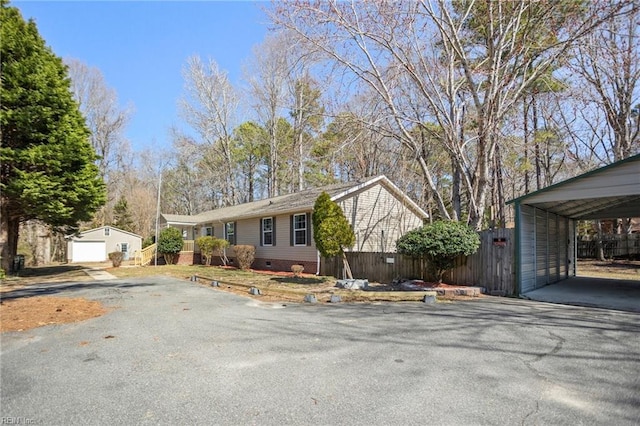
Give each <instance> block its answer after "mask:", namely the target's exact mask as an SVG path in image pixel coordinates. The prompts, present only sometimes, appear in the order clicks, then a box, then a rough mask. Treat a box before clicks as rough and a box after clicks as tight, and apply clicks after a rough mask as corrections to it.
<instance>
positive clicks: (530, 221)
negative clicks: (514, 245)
mask: <svg viewBox="0 0 640 426" xmlns="http://www.w3.org/2000/svg"><path fill="white" fill-rule="evenodd" d="M518 208H519V209H520V219H521V222H520V227H519V228H518V230H519V232H520V235H519V243H520V248H519V249H520V282H521V286H522V290H521V292H523V293H525V292H527V291H531V290H534V289H535V288H536V240H535V232H536V231H535V209H534V208H533V207H530V206H526V205H524V206H518Z"/></svg>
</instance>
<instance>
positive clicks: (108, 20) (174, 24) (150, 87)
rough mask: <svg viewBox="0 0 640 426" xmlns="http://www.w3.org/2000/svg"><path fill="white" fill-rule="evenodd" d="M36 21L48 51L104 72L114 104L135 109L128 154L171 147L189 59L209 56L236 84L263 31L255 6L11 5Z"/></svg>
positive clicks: (234, 3) (263, 19)
mask: <svg viewBox="0 0 640 426" xmlns="http://www.w3.org/2000/svg"><path fill="white" fill-rule="evenodd" d="M12 5H13V6H16V7H17V8H18V9H20V11H21V12H22V16H23V17H24V18H25V19H29V18H33V19H34V20H35V21H36V24H37V26H38V30H39V31H40V34H41V35H42V37H43V38H44V39H45V41H46V43H47V44H48V45H49V46H50V47H51V48H52V49H53V52H54V53H55V54H56V55H58V56H61V57H62V58H75V59H78V60H80V61H82V62H84V63H86V64H87V65H89V66H92V67H96V68H98V69H100V70H101V71H102V73H103V74H104V77H105V80H106V82H107V84H108V85H109V86H110V87H112V88H113V89H115V90H116V92H117V93H118V98H119V101H120V104H121V105H122V106H123V107H124V106H126V105H127V104H131V105H132V106H133V108H134V113H133V116H132V120H131V122H130V124H129V126H128V128H127V132H126V135H127V138H128V139H129V141H130V142H131V145H132V148H133V149H134V150H142V149H144V148H149V147H154V148H161V149H168V148H169V147H170V143H171V142H170V138H169V128H170V127H171V126H172V125H174V124H177V125H181V124H182V121H181V119H180V117H179V115H178V110H177V102H178V99H179V98H180V96H181V94H182V90H183V85H184V80H183V78H182V69H183V67H184V65H185V64H186V60H187V58H188V57H190V56H192V55H194V54H198V55H200V56H201V57H202V58H203V59H204V58H207V57H211V58H213V59H214V60H215V61H216V62H217V63H218V65H219V66H220V67H221V68H222V69H225V70H226V71H228V72H229V77H230V78H231V81H232V82H233V83H234V84H236V83H238V82H239V80H240V77H241V70H242V66H243V63H244V62H245V61H246V60H247V59H248V58H249V57H250V56H251V51H252V49H253V47H254V46H255V45H257V44H259V43H260V42H261V41H262V40H263V39H264V37H265V35H266V34H267V31H268V23H267V18H266V17H265V15H264V12H263V11H262V9H261V8H262V7H266V6H268V4H267V3H263V2H262V3H261V2H248V1H246V2H243V1H226V2H223V1H188V2H165V1H137V2H125V1H122V2H115V1H113V2H112V1H107V2H94V1H67V2H57V1H54V2H52V1H47V2H40V1H15V0H14V1H13V2H12Z"/></svg>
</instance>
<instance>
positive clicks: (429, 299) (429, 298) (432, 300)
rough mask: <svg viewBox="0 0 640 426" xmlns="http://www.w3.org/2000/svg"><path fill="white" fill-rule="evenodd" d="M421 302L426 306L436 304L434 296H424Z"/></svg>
mask: <svg viewBox="0 0 640 426" xmlns="http://www.w3.org/2000/svg"><path fill="white" fill-rule="evenodd" d="M422 301H423V302H424V303H428V304H431V303H436V296H434V295H429V294H427V295H425V296H424V299H423V300H422Z"/></svg>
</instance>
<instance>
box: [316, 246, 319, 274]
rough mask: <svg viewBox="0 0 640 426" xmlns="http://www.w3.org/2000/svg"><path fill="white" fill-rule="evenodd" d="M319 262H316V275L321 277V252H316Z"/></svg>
mask: <svg viewBox="0 0 640 426" xmlns="http://www.w3.org/2000/svg"><path fill="white" fill-rule="evenodd" d="M316 256H317V260H318V261H317V262H316V265H317V266H316V275H320V251H319V250H316Z"/></svg>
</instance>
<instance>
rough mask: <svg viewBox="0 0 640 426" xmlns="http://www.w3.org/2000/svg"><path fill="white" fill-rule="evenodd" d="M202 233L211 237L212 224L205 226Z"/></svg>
mask: <svg viewBox="0 0 640 426" xmlns="http://www.w3.org/2000/svg"><path fill="white" fill-rule="evenodd" d="M204 235H206V236H207V237H212V236H213V227H212V226H207V227H206V228H205V229H204Z"/></svg>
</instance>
